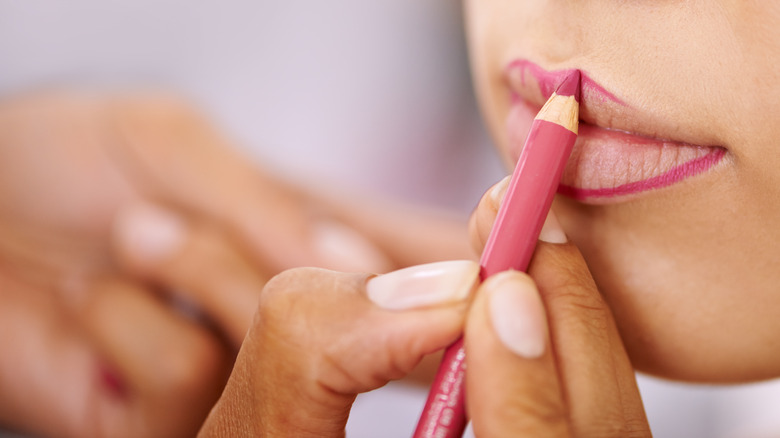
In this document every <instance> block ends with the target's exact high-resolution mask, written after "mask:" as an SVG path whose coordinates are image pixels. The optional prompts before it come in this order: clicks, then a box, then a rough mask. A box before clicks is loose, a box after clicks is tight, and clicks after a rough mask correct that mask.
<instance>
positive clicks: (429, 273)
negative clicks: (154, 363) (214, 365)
mask: <svg viewBox="0 0 780 438" xmlns="http://www.w3.org/2000/svg"><path fill="white" fill-rule="evenodd" d="M478 273H479V266H478V265H477V264H476V263H475V262H472V261H452V262H439V263H433V264H428V265H420V266H414V267H411V268H407V269H402V270H399V271H395V272H391V273H389V274H385V275H380V276H374V277H372V278H370V279H368V278H367V276H366V275H362V274H344V273H337V272H332V271H326V270H322V269H314V268H301V269H294V270H290V271H286V272H285V273H282V274H280V275H278V276H276V277H275V278H274V279H272V280H271V281H270V282H269V283H268V284H267V285H266V288H265V290H264V291H263V294H262V295H261V298H260V306H259V309H258V312H257V314H256V317H255V320H254V323H253V327H252V328H251V330H250V332H249V335H248V336H247V338H246V339H245V341H244V344H243V346H242V348H241V352H240V353H239V356H238V359H237V362H236V367H235V368H234V370H233V375H232V376H231V377H230V381H229V382H228V385H227V387H226V389H225V392H224V393H223V395H222V398H221V399H220V401H219V402H218V404H217V405H216V407H215V408H214V409H213V410H212V412H211V415H210V416H209V419H208V420H207V422H206V424H205V426H204V429H203V430H202V431H201V436H202V437H206V436H296V437H308V436H311V437H327V436H343V433H344V426H345V425H346V421H347V416H348V414H349V410H350V408H351V405H352V402H353V401H354V398H355V396H356V395H357V394H359V393H362V392H366V391H370V390H373V389H376V388H379V387H381V386H383V385H385V384H386V383H387V382H388V381H390V380H394V379H399V378H401V377H404V376H405V375H406V374H408V373H409V372H410V371H411V370H412V369H413V368H414V367H415V365H417V364H418V363H419V362H420V360H421V359H422V358H423V356H425V355H427V354H430V353H433V352H435V351H437V350H440V349H442V348H444V347H446V346H447V345H449V344H451V343H452V342H453V341H454V340H455V339H457V338H458V336H459V335H460V333H461V332H462V329H463V322H464V319H465V315H466V307H467V298H468V297H469V295H470V293H471V292H472V290H473V288H474V285H475V284H476V282H477V280H478Z"/></svg>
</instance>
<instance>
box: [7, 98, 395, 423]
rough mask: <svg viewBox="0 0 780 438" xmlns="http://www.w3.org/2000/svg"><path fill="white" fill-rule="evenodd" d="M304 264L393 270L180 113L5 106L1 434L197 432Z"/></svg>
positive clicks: (124, 104) (56, 102)
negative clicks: (267, 290)
mask: <svg viewBox="0 0 780 438" xmlns="http://www.w3.org/2000/svg"><path fill="white" fill-rule="evenodd" d="M300 265H319V266H333V267H338V268H340V269H344V270H372V271H373V270H376V271H382V270H386V269H388V267H389V266H390V265H391V262H390V261H389V260H388V259H387V258H386V257H385V256H384V254H383V253H382V252H381V251H380V250H378V249H376V248H375V247H374V246H373V245H372V244H371V243H370V242H369V241H367V240H366V239H365V238H363V237H361V236H360V234H358V233H357V232H354V231H352V230H351V229H350V228H349V227H347V226H345V225H342V224H341V223H340V222H338V220H336V219H333V218H331V216H329V214H328V213H326V212H325V211H324V209H319V208H318V207H316V203H315V202H314V201H313V200H311V199H309V198H307V197H306V195H304V194H303V193H302V192H300V191H299V190H297V189H294V188H292V187H291V186H288V185H285V184H282V183H281V182H280V181H278V180H276V179H274V178H272V177H271V176H269V175H266V174H264V173H262V172H261V171H259V170H258V169H257V168H256V167H254V166H252V165H251V164H250V163H249V162H248V160H246V159H245V158H243V157H241V156H240V155H238V154H237V153H236V152H235V151H234V150H233V149H232V148H230V145H229V143H228V142H227V141H226V140H225V139H224V138H222V137H221V136H219V135H218V134H217V133H216V132H215V131H214V130H213V129H212V128H211V127H210V126H209V124H208V123H206V122H205V120H204V119H203V118H201V117H200V116H198V115H197V114H195V113H194V112H193V111H192V110H191V109H190V108H189V107H188V106H187V105H186V104H184V103H182V102H180V101H177V100H174V99H170V98H164V97H153V96H147V97H134V98H129V97H128V98H112V99H108V98H97V97H89V96H83V95H81V96H75V95H67V94H58V95H41V96H31V97H26V98H20V99H17V100H11V101H7V102H4V103H2V104H0V282H2V283H1V284H2V286H0V299H2V303H1V304H2V305H0V312H2V316H1V317H0V326H2V329H0V336H1V337H2V342H0V387H2V388H3V391H1V392H0V424H4V425H8V426H10V427H13V428H17V429H22V430H25V431H31V432H33V433H36V434H41V435H44V436H78V437H83V436H112V437H114V436H129V437H136V436H150V437H151V436H164V437H171V436H191V435H192V433H193V431H194V430H196V429H197V427H198V425H199V424H200V422H201V421H202V419H203V418H204V416H205V414H206V412H207V411H208V408H209V406H210V405H211V403H213V401H214V400H215V399H216V397H217V396H218V395H219V392H220V389H221V387H222V385H223V384H224V381H225V378H226V375H227V370H228V369H229V367H230V365H231V363H232V360H233V358H234V355H235V351H236V350H237V349H238V346H239V345H240V344H241V341H242V340H243V337H244V334H245V333H246V330H247V328H248V327H249V325H250V321H251V318H252V314H253V310H254V308H255V306H256V301H257V297H258V295H259V292H260V291H261V289H262V287H263V285H264V283H265V281H266V279H267V278H269V277H270V276H271V275H274V274H275V273H277V272H279V271H280V270H281V269H284V268H288V267H291V266H300ZM196 279H197V280H196Z"/></svg>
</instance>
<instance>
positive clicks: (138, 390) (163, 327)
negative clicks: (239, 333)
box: [82, 279, 230, 437]
mask: <svg viewBox="0 0 780 438" xmlns="http://www.w3.org/2000/svg"><path fill="white" fill-rule="evenodd" d="M82 321H83V323H84V326H85V329H86V332H87V333H88V334H89V335H90V337H91V338H92V340H93V342H94V344H95V345H96V349H97V350H98V351H99V352H100V354H101V355H102V356H103V358H104V360H105V361H106V366H107V367H109V370H111V371H108V372H110V373H112V374H114V375H115V376H117V377H118V378H119V379H121V380H120V382H119V384H120V385H121V388H122V392H121V394H116V389H117V388H116V387H115V385H117V383H116V382H108V385H107V386H106V385H104V389H105V390H106V391H108V394H106V395H105V396H104V397H103V400H106V399H108V400H115V401H116V403H113V404H112V403H105V402H104V403H100V404H99V406H96V407H95V408H96V409H99V410H100V411H101V414H102V415H96V417H95V418H96V419H97V420H99V421H103V422H104V424H103V425H102V427H98V429H102V430H105V431H126V435H125V436H161V437H162V436H188V435H189V436H191V435H192V434H193V433H194V431H195V430H197V427H198V425H199V424H200V422H201V421H202V419H203V418H204V417H205V415H206V413H207V412H208V409H209V407H210V405H211V403H213V401H214V400H215V399H216V398H217V396H218V395H219V391H220V389H221V388H222V385H223V384H224V381H225V378H226V375H227V369H228V367H229V364H230V355H229V354H228V353H227V351H226V349H225V347H224V346H223V345H221V343H220V342H219V340H218V339H217V338H216V337H215V336H214V335H213V334H212V333H209V332H208V331H207V330H206V329H205V328H203V327H201V326H199V325H197V324H194V323H192V322H190V321H188V320H186V319H184V318H181V317H179V316H178V315H176V314H175V313H172V312H171V311H170V310H169V309H168V307H167V306H166V305H165V304H163V303H162V302H160V301H159V300H157V299H156V298H155V297H154V296H153V295H151V294H149V293H148V291H145V290H143V289H139V288H137V287H135V286H133V285H131V284H128V283H125V282H122V281H119V280H115V279H106V280H103V281H101V282H99V283H97V284H96V285H95V289H94V290H93V291H92V293H90V299H89V301H88V302H87V304H86V307H85V309H84V313H83V317H82ZM105 372H106V371H105V370H104V373H105ZM114 378H116V377H114ZM104 382H105V374H104ZM117 395H119V396H120V397H119V398H118V399H117V397H116V396H117Z"/></svg>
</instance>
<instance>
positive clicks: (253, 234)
mask: <svg viewBox="0 0 780 438" xmlns="http://www.w3.org/2000/svg"><path fill="white" fill-rule="evenodd" d="M112 116H113V117H112V122H113V127H114V128H115V129H116V132H117V134H118V135H119V137H120V139H121V140H122V142H121V147H120V148H117V150H118V151H120V152H121V153H124V154H125V156H124V157H123V158H124V159H123V160H122V162H123V163H126V164H125V166H132V168H131V169H129V171H130V176H131V177H135V179H137V180H138V182H139V183H140V184H144V183H145V185H146V187H147V189H148V193H149V194H151V195H153V196H155V197H158V198H162V199H164V200H165V201H166V202H170V203H172V204H175V205H177V207H180V208H183V209H186V210H190V211H193V212H197V213H198V214H201V215H205V216H206V217H208V218H210V219H212V220H214V221H215V222H217V223H220V224H223V225H225V227H226V228H227V229H229V230H230V232H232V233H233V234H234V236H233V237H234V238H236V239H237V241H238V242H239V243H240V244H241V245H243V246H244V247H245V249H246V250H248V251H249V253H250V254H251V255H252V258H253V261H255V263H256V264H258V265H261V266H266V267H268V268H269V270H270V271H271V272H272V273H274V274H275V273H278V272H281V271H282V270H284V269H288V268H292V267H298V266H320V267H330V268H337V269H342V270H348V271H364V272H381V271H382V270H383V269H385V268H386V267H387V266H388V262H387V260H386V258H385V257H383V255H382V253H381V251H379V250H378V249H376V248H375V247H373V245H371V243H370V242H368V241H367V240H366V239H365V238H363V237H362V236H360V234H358V233H356V232H354V231H351V230H349V229H347V228H339V229H337V230H335V231H333V230H332V229H331V228H330V227H329V226H328V225H329V222H328V221H324V222H323V223H322V224H320V225H318V224H319V223H320V220H319V218H318V216H317V215H316V213H315V212H314V211H312V207H311V202H309V200H308V199H306V197H305V196H304V195H303V194H302V193H301V192H300V191H298V190H296V189H294V188H293V187H292V186H291V185H289V184H286V183H285V182H284V181H282V180H281V179H277V178H274V177H272V176H270V175H267V174H264V173H262V172H261V171H260V170H259V169H258V168H257V167H256V166H255V165H254V164H253V163H252V161H251V160H250V159H248V158H247V157H244V156H241V155H240V154H239V153H238V152H237V151H236V150H235V149H234V148H233V147H232V145H231V144H230V142H229V141H227V140H226V139H225V138H224V137H223V136H221V135H219V133H218V132H217V131H216V130H215V129H213V128H212V126H211V124H210V123H208V121H207V120H205V119H204V118H203V117H202V116H201V115H199V114H197V112H196V111H194V110H193V109H192V107H190V106H188V105H186V104H185V103H184V102H181V101H177V100H176V99H173V98H170V97H168V98H161V97H157V98H149V97H147V98H145V99H143V98H142V99H138V98H137V99H135V100H130V99H125V100H123V101H121V103H120V102H117V103H116V104H115V105H114V107H113V112H112ZM345 230H346V231H345ZM345 236H346V237H345ZM334 239H340V240H339V244H338V245H333V244H332V242H333V241H334Z"/></svg>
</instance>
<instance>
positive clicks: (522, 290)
mask: <svg viewBox="0 0 780 438" xmlns="http://www.w3.org/2000/svg"><path fill="white" fill-rule="evenodd" d="M485 288H486V289H485V290H486V291H487V292H488V293H489V296H488V308H489V312H490V319H491V321H492V323H493V329H494V330H495V331H496V335H498V339H499V340H501V343H502V344H504V346H505V347H506V348H507V349H509V350H510V351H512V352H513V353H515V354H517V355H518V356H521V357H524V358H526V359H536V358H538V357H540V356H541V355H542V354H544V350H545V348H546V345H545V344H546V343H547V322H546V321H547V318H546V316H545V312H544V306H543V305H542V300H541V298H540V297H539V292H538V291H537V289H536V286H535V285H534V283H533V281H532V280H531V279H530V278H529V277H527V276H525V275H523V274H521V273H519V272H515V271H508V272H502V273H500V274H497V275H495V276H493V277H491V278H490V279H488V281H487V282H486V283H485Z"/></svg>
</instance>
